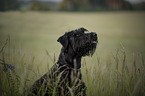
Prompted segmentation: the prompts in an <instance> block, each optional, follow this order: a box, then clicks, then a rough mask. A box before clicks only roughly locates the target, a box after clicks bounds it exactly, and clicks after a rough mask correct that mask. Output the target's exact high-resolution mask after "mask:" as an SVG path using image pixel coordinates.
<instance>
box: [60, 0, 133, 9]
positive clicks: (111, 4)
mask: <svg viewBox="0 0 145 96" xmlns="http://www.w3.org/2000/svg"><path fill="white" fill-rule="evenodd" d="M132 9H133V6H132V5H131V4H130V3H129V2H127V1H125V0H64V1H63V2H61V3H60V5H59V10H65V11H91V10H92V11H96V10H132Z"/></svg>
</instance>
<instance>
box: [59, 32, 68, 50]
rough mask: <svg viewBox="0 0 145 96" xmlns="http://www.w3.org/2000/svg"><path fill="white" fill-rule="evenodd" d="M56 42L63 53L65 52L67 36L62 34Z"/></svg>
mask: <svg viewBox="0 0 145 96" xmlns="http://www.w3.org/2000/svg"><path fill="white" fill-rule="evenodd" d="M57 42H59V43H60V44H61V45H62V46H63V48H64V51H65V52H67V47H68V36H67V34H64V35H63V36H61V37H59V38H58V39H57Z"/></svg>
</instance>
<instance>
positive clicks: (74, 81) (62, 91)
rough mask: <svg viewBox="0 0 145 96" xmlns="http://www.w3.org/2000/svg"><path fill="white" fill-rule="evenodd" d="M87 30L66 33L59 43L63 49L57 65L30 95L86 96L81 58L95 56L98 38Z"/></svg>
mask: <svg viewBox="0 0 145 96" xmlns="http://www.w3.org/2000/svg"><path fill="white" fill-rule="evenodd" d="M86 31H88V30H87V29H85V28H79V29H76V30H72V31H70V32H66V33H65V34H64V35H63V36H61V37H60V38H59V39H58V40H57V41H58V42H60V43H61V44H62V49H61V52H60V55H59V59H58V61H57V63H56V64H55V65H54V66H53V67H52V68H51V69H50V71H49V72H48V73H46V74H45V75H44V76H42V77H41V78H40V79H39V80H37V81H36V82H35V83H34V85H33V87H32V88H31V92H30V95H34V96H38V95H45V96H52V95H53V96H68V95H73V96H86V86H85V83H84V82H83V80H82V76H81V70H80V68H81V58H82V57H83V56H89V55H91V56H92V55H93V53H94V51H95V49H96V46H97V43H98V38H97V34H96V33H94V32H91V33H85V32H86Z"/></svg>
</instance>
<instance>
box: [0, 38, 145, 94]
mask: <svg viewBox="0 0 145 96" xmlns="http://www.w3.org/2000/svg"><path fill="white" fill-rule="evenodd" d="M10 46H11V44H10V38H8V39H7V40H6V42H5V43H4V44H3V46H2V47H1V48H0V77H1V78H0V96H20V95H22V94H23V95H24V96H27V91H28V89H29V87H30V86H31V85H32V84H33V83H34V82H35V80H36V79H37V78H39V77H41V75H43V73H41V72H42V71H40V70H42V69H40V68H41V67H40V66H38V65H37V63H38V62H37V60H36V59H35V56H32V55H28V54H24V53H23V52H22V51H21V50H17V49H16V48H13V49H10V48H11V47H10ZM115 51H116V52H115V54H112V57H108V58H106V59H105V60H103V59H102V58H101V57H99V55H96V54H95V58H96V61H95V62H94V63H93V64H92V66H90V67H87V64H88V62H87V61H86V60H85V59H83V60H82V74H83V80H84V81H85V83H86V86H87V94H88V96H144V95H145V80H144V79H145V75H144V73H145V70H144V68H145V62H144V57H143V56H142V54H133V55H132V59H131V60H129V59H128V55H127V54H126V50H125V48H124V47H123V46H122V47H120V48H119V49H117V50H115ZM46 57H47V58H45V59H49V60H48V61H50V62H46V63H45V64H46V65H47V67H48V69H49V66H51V65H52V64H54V63H55V61H56V59H55V55H54V57H51V56H50V55H49V52H48V51H46ZM46 71H47V70H46Z"/></svg>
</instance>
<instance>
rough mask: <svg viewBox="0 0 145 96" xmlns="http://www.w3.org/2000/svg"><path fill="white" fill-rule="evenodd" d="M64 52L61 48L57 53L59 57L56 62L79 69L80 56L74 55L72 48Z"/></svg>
mask: <svg viewBox="0 0 145 96" xmlns="http://www.w3.org/2000/svg"><path fill="white" fill-rule="evenodd" d="M67 51H68V52H66V51H65V50H64V48H62V49H61V53H60V55H59V59H58V61H57V64H59V65H60V66H61V65H67V66H68V67H70V68H73V69H80V68H81V58H82V57H80V56H75V53H74V52H73V51H72V50H67Z"/></svg>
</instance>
